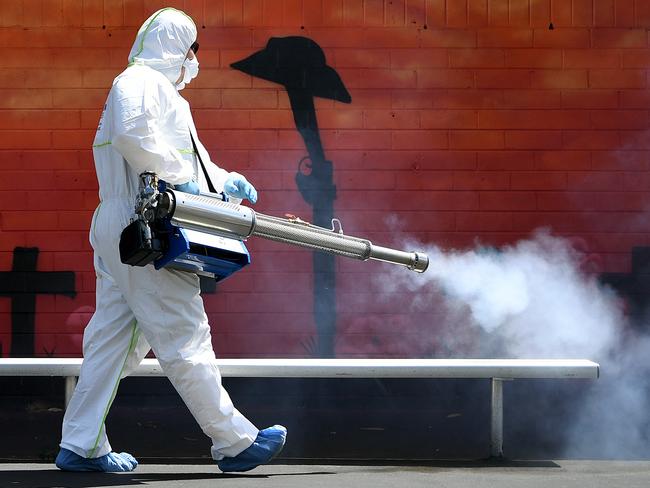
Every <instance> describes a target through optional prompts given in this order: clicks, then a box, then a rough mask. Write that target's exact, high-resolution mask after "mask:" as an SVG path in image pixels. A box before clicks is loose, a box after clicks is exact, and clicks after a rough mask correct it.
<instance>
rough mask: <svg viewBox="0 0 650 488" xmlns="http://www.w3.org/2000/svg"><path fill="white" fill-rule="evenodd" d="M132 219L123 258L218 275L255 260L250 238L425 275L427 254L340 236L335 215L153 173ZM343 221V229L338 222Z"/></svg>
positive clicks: (145, 178)
mask: <svg viewBox="0 0 650 488" xmlns="http://www.w3.org/2000/svg"><path fill="white" fill-rule="evenodd" d="M135 214H136V216H135V218H134V219H133V220H132V222H131V223H130V224H129V225H128V226H127V227H126V228H125V229H124V230H123V231H122V235H121V237H120V258H121V260H122V262H123V263H124V264H129V265H132V266H146V265H147V264H150V263H153V264H154V266H155V267H156V269H160V268H171V269H179V270H183V271H190V272H193V273H196V274H199V275H204V276H208V277H211V278H214V279H216V280H217V281H221V280H223V279H225V278H227V277H228V276H230V275H231V274H233V273H234V272H236V271H239V270H240V269H241V268H243V267H244V266H246V265H247V264H249V263H250V254H249V252H248V249H246V246H245V245H244V242H243V241H244V240H246V239H247V238H249V237H251V236H257V237H262V238H264V239H270V240H272V241H276V242H282V243H285V244H290V245H294V246H300V247H305V248H309V249H313V250H316V251H321V252H325V253H329V254H334V255H337V256H344V257H347V258H354V259H359V260H361V261H366V260H368V259H373V260H377V261H384V262H387V263H393V264H398V265H401V266H404V267H406V268H408V269H410V270H412V271H416V272H418V273H423V272H424V271H425V270H426V269H427V266H428V265H429V258H428V257H427V255H426V254H424V253H422V252H405V251H399V250H395V249H390V248H387V247H381V246H376V245H374V244H372V242H370V241H369V240H367V239H360V238H358V237H352V236H348V235H344V234H343V229H342V227H341V224H340V222H339V221H338V220H337V219H333V220H332V229H326V228H323V227H319V226H316V225H312V224H310V223H308V222H305V221H303V220H300V219H299V218H296V217H290V218H279V217H272V216H269V215H264V214H261V213H258V212H255V211H253V210H252V209H250V208H249V207H246V206H244V205H236V204H234V203H231V202H229V201H227V197H226V196H225V195H223V194H221V195H220V194H214V193H201V194H199V195H193V194H189V193H184V192H181V191H178V190H174V189H171V188H169V187H168V186H167V185H166V184H165V182H163V181H161V180H159V179H158V177H157V176H156V174H155V173H148V172H147V173H143V174H141V175H140V192H139V194H138V196H137V198H136V203H135ZM337 225H338V228H337Z"/></svg>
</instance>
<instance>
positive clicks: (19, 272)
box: [0, 247, 76, 357]
mask: <svg viewBox="0 0 650 488" xmlns="http://www.w3.org/2000/svg"><path fill="white" fill-rule="evenodd" d="M38 253H39V250H38V248H36V247H16V248H15V249H14V254H13V264H12V267H11V270H10V271H0V296H2V297H7V298H10V299H11V348H10V351H9V356H12V357H31V356H34V355H35V352H36V351H35V350H34V344H35V327H34V324H35V318H36V313H37V309H36V297H37V296H38V295H40V294H48V295H64V296H67V297H69V298H74V297H75V296H76V288H75V274H74V272H73V271H37V264H38ZM39 352H40V351H39ZM49 352H50V353H53V352H54V351H49ZM2 353H4V351H3V352H2ZM0 355H1V354H0Z"/></svg>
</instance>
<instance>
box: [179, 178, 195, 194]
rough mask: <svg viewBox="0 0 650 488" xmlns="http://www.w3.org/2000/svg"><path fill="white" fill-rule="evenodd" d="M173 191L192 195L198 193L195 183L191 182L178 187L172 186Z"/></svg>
mask: <svg viewBox="0 0 650 488" xmlns="http://www.w3.org/2000/svg"><path fill="white" fill-rule="evenodd" d="M174 189H175V190H178V191H182V192H185V193H191V194H192V195H198V194H199V192H200V191H199V185H198V184H197V183H196V181H192V180H190V181H188V182H187V183H182V184H180V185H174Z"/></svg>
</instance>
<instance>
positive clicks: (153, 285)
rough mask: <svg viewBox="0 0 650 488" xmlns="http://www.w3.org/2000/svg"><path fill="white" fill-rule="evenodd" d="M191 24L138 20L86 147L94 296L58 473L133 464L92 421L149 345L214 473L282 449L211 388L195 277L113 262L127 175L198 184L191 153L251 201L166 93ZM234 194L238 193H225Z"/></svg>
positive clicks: (128, 214)
mask: <svg viewBox="0 0 650 488" xmlns="http://www.w3.org/2000/svg"><path fill="white" fill-rule="evenodd" d="M196 38H197V31H196V26H195V25H194V22H193V21H192V19H191V18H190V17H188V16H187V15H186V14H184V13H183V12H181V11H179V10H176V9H173V8H166V9H162V10H159V11H158V12H156V13H155V14H153V15H152V16H151V17H150V18H149V19H147V20H146V21H145V23H144V24H143V26H142V27H141V28H140V30H139V32H138V34H137V37H136V40H135V43H134V45H133V48H132V49H131V53H130V55H129V66H128V67H127V68H126V69H125V70H124V71H123V72H122V73H121V74H120V75H119V76H118V77H117V78H115V80H114V82H113V86H112V89H111V90H110V93H109V95H108V99H107V101H106V105H105V107H104V112H103V114H102V118H101V120H100V123H99V128H98V130H97V134H96V136H95V141H94V144H93V154H94V158H95V167H96V171H97V179H98V181H99V197H100V204H99V206H98V207H97V210H96V211H95V215H94V216H93V222H92V226H91V230H90V242H91V244H92V246H93V249H94V251H95V254H94V256H95V257H94V264H95V270H96V274H97V285H96V287H97V291H96V293H97V304H96V311H95V314H94V315H93V318H92V320H91V321H90V322H89V324H88V326H87V327H86V330H85V332H84V343H83V352H84V361H83V364H82V367H81V374H80V377H79V382H78V384H77V387H76V389H75V392H74V395H73V396H72V399H71V401H70V404H69V405H68V407H67V410H66V413H65V418H64V421H63V437H62V440H61V444H60V445H61V451H60V452H59V455H58V456H57V459H56V465H57V466H58V467H59V468H61V469H63V470H69V471H131V470H133V469H134V468H135V467H136V466H137V461H136V460H135V458H134V457H133V456H131V455H130V454H127V453H116V452H112V449H111V445H110V444H109V441H108V438H107V435H106V427H105V425H104V421H105V419H106V416H107V414H108V411H109V408H110V406H111V403H112V401H113V399H114V397H115V393H116V391H117V387H118V384H119V381H120V379H121V378H124V377H125V376H127V375H128V374H129V373H130V372H132V371H133V370H134V368H135V367H136V366H137V365H138V364H139V363H140V361H141V360H142V359H143V358H144V356H145V355H146V354H147V353H148V351H149V350H150V349H153V351H154V352H155V354H156V357H157V358H158V360H159V362H160V365H161V367H162V369H163V371H164V372H165V374H166V375H167V377H168V378H169V380H170V381H171V382H172V384H173V385H174V387H175V388H176V390H177V391H178V393H179V394H180V396H181V397H182V399H183V401H184V402H185V404H186V405H187V407H188V408H189V410H190V412H191V413H192V415H193V416H194V417H195V419H196V420H197V422H198V423H199V425H200V427H201V429H202V430H203V432H205V434H206V435H208V436H209V437H210V438H211V439H212V444H213V445H212V457H213V458H214V459H215V460H216V461H217V463H218V466H219V468H220V469H221V470H222V471H247V470H249V469H252V468H254V467H256V466H258V465H260V464H263V463H266V462H268V461H269V460H270V459H271V458H272V457H274V456H275V455H277V453H278V452H279V451H280V450H281V449H282V446H283V445H284V441H285V438H286V429H285V428H284V427H282V426H277V425H276V426H273V427H270V428H267V429H264V430H258V429H257V428H256V427H255V426H254V425H253V424H252V423H251V422H250V421H248V420H247V419H246V418H245V417H244V416H243V415H242V414H241V413H240V412H239V411H238V410H237V409H236V408H234V406H233V404H232V401H231V399H230V397H229V396H228V393H227V392H226V391H225V390H224V388H223V387H222V386H221V375H220V373H219V369H218V367H217V365H216V362H215V355H214V351H213V349H212V342H211V337H210V327H209V325H208V320H207V317H206V314H205V311H204V309H203V301H202V299H201V296H200V288H199V278H198V276H196V275H195V274H192V273H188V272H182V271H175V270H166V269H161V270H158V271H157V270H155V269H154V267H153V266H152V265H148V266H145V267H131V266H128V265H125V264H122V263H121V262H120V256H119V249H118V242H119V238H120V233H121V231H122V230H123V229H124V228H125V227H126V226H127V225H128V224H129V222H130V219H131V218H132V217H133V216H134V205H135V200H136V195H137V193H138V189H139V175H140V173H142V172H145V171H152V172H155V173H157V174H158V176H159V177H160V178H161V179H162V180H164V181H165V182H166V183H168V184H171V185H174V186H175V188H176V189H178V190H181V191H186V192H190V193H198V191H199V190H201V191H208V184H207V182H206V178H205V175H204V174H203V171H202V170H200V167H199V168H197V165H198V163H197V155H196V154H195V149H194V148H196V151H198V153H199V154H198V156H200V158H201V160H202V161H203V162H204V164H205V166H206V167H207V171H208V174H209V177H210V179H211V180H212V183H213V185H214V187H215V188H216V189H217V191H221V190H223V191H225V193H226V194H229V195H230V196H231V197H234V198H235V199H244V198H245V199H248V200H250V201H251V202H252V203H254V202H255V201H256V199H257V193H256V191H255V188H254V187H253V186H252V185H251V184H250V183H249V182H248V181H247V180H246V178H244V177H243V176H242V175H239V174H237V173H233V172H231V173H229V172H227V171H226V170H224V169H220V168H218V167H217V166H216V165H214V164H213V163H212V162H211V161H210V157H209V155H208V153H207V151H206V150H205V148H204V147H203V145H202V144H201V142H200V141H199V139H198V137H197V134H196V128H195V126H194V122H193V120H192V115H191V113H190V108H189V104H188V103H187V102H186V101H185V100H184V99H183V98H182V97H181V96H180V94H179V93H178V90H180V89H182V88H183V87H184V86H185V84H187V83H189V82H190V81H191V79H192V78H193V77H195V76H196V75H197V73H198V60H197V58H196V55H195V51H196V50H197V49H198V44H197V42H196ZM237 201H240V200H237Z"/></svg>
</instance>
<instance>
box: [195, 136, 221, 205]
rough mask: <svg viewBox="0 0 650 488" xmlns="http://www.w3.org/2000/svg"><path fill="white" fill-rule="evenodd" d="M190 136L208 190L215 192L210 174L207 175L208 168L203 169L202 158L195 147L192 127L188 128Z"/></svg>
mask: <svg viewBox="0 0 650 488" xmlns="http://www.w3.org/2000/svg"><path fill="white" fill-rule="evenodd" d="M190 138H191V139H192V147H193V148H194V153H195V154H196V157H197V159H198V160H199V163H201V169H202V170H203V175H204V176H205V180H206V181H207V182H208V190H210V193H217V190H215V189H214V185H213V184H212V180H210V176H208V170H206V169H205V165H204V164H203V160H202V159H201V154H200V153H199V148H198V147H196V141H195V140H194V136H193V135H192V129H190Z"/></svg>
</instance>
